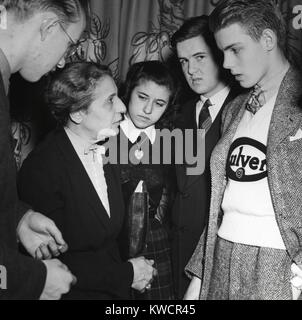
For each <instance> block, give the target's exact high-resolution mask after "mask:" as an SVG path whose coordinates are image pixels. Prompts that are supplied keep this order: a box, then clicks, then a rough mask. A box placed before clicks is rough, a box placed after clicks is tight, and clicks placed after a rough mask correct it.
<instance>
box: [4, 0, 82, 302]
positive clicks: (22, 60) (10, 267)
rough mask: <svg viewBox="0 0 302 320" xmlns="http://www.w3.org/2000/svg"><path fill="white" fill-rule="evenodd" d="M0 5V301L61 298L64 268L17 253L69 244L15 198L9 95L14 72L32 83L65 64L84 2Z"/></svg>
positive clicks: (66, 278)
mask: <svg viewBox="0 0 302 320" xmlns="http://www.w3.org/2000/svg"><path fill="white" fill-rule="evenodd" d="M0 6H1V8H5V15H6V17H5V19H6V22H7V23H6V24H5V25H2V27H1V28H0V155H1V156H0V266H3V267H4V268H5V269H6V271H7V289H2V288H0V299H37V298H40V299H59V298H60V297H61V295H62V294H64V293H67V292H68V291H69V288H70V285H71V284H72V283H73V282H74V281H75V277H74V276H73V275H72V274H71V272H70V271H69V270H68V269H67V267H66V266H65V265H63V264H62V263H61V262H60V261H59V260H57V259H52V260H45V261H43V262H40V261H37V260H34V259H32V258H29V257H26V256H23V255H21V254H20V253H18V250H17V241H20V242H21V243H22V244H23V246H24V247H25V248H26V249H27V251H28V252H29V253H30V254H31V255H32V256H35V254H36V250H37V248H38V247H39V246H40V245H41V244H45V245H44V246H42V247H40V249H39V250H42V251H43V252H42V253H43V256H49V257H50V256H51V255H54V256H58V255H59V254H60V252H64V251H66V250H67V245H66V243H65V241H64V240H63V238H62V235H61V233H60V231H59V230H58V229H57V227H56V226H55V224H54V223H53V221H52V220H50V219H48V218H46V217H45V216H43V215H42V214H40V213H37V212H34V211H33V210H32V209H31V208H30V207H29V206H27V205H26V204H24V203H21V202H20V201H19V199H18V196H17V189H16V170H15V165H14V159H13V153H12V146H11V141H12V139H11V132H10V119H9V102H8V99H7V94H8V89H9V78H10V75H11V74H12V73H15V72H20V74H21V75H22V77H23V78H24V79H26V80H28V81H30V82H35V81H38V80H39V79H40V78H41V77H42V76H43V75H44V74H46V73H48V72H49V71H51V70H53V69H55V68H56V67H63V66H64V65H65V60H66V59H67V58H68V57H70V55H72V54H74V53H75V51H76V50H77V42H78V39H79V38H80V36H81V34H82V32H83V30H84V29H85V25H86V15H87V13H88V0H87V1H86V0H60V1H54V0H32V1H25V0H18V1H16V0H14V1H13V0H1V1H0ZM2 11H3V10H2Z"/></svg>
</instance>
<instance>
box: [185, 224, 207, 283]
mask: <svg viewBox="0 0 302 320" xmlns="http://www.w3.org/2000/svg"><path fill="white" fill-rule="evenodd" d="M206 229H207V228H205V229H204V231H203V233H202V235H201V237H200V239H199V242H198V244H197V246H196V248H195V251H194V253H193V255H192V257H191V259H190V260H189V262H188V264H187V265H186V267H185V273H186V275H187V276H188V277H189V278H192V277H194V276H195V277H198V278H200V279H202V275H203V265H204V250H205V242H206Z"/></svg>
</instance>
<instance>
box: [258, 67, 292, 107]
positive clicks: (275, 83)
mask: <svg viewBox="0 0 302 320" xmlns="http://www.w3.org/2000/svg"><path fill="white" fill-rule="evenodd" d="M289 67H290V64H289V63H287V64H286V66H285V67H283V68H282V69H281V70H279V71H278V72H276V73H274V74H273V76H272V77H271V78H270V79H268V80H267V81H266V83H264V84H263V85H261V86H260V85H259V84H257V85H256V86H258V87H260V89H261V90H262V92H263V94H264V98H265V102H267V101H269V100H270V98H271V97H273V96H274V95H275V94H276V93H277V92H278V90H279V87H280V85H281V82H282V80H283V78H284V76H285V74H286V73H287V71H288V69H289ZM256 86H255V87H256Z"/></svg>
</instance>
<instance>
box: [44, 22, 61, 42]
mask: <svg viewBox="0 0 302 320" xmlns="http://www.w3.org/2000/svg"><path fill="white" fill-rule="evenodd" d="M56 28H58V18H57V17H56V16H48V17H45V18H44V19H43V20H42V23H41V26H40V34H41V40H42V41H44V40H45V39H46V38H47V36H48V35H50V34H51V33H52V32H54V31H55V30H56Z"/></svg>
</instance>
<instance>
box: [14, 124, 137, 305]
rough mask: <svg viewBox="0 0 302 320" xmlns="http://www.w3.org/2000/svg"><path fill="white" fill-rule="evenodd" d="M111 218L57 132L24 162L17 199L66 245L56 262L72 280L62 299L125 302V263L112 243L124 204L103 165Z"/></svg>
mask: <svg viewBox="0 0 302 320" xmlns="http://www.w3.org/2000/svg"><path fill="white" fill-rule="evenodd" d="M104 173H105V178H106V181H107V187H108V197H109V204H110V212H111V217H110V218H109V217H108V215H107V213H106V211H105V208H104V207H103V205H102V202H101V200H100V199H99V197H98V195H97V193H96V191H95V189H94V187H93V184H92V182H91V180H90V179H89V177H88V175H87V173H86V171H85V168H84V166H83V165H82V162H81V160H80V159H79V157H78V155H77V154H76V151H75V150H74V148H73V146H72V144H71V142H70V140H69V138H68V136H67V135H66V133H65V131H64V129H63V128H60V129H57V130H55V131H54V132H52V133H50V134H49V136H48V137H47V138H46V140H44V141H43V142H42V143H41V144H40V145H39V146H38V147H37V148H36V149H35V150H34V151H33V152H32V153H31V154H30V155H29V157H28V158H27V159H26V160H25V162H24V164H23V166H22V168H21V171H20V174H19V179H18V186H19V192H20V197H21V199H24V200H26V201H27V202H28V203H30V204H31V205H32V206H33V207H34V209H36V210H38V211H40V212H43V213H44V214H46V215H47V216H49V217H50V218H51V219H53V220H54V221H55V223H56V225H57V226H58V228H59V229H60V230H61V232H62V234H63V237H64V239H65V241H66V242H67V244H68V245H69V250H68V251H67V253H65V254H63V255H61V256H60V257H59V259H60V260H61V261H62V262H63V263H65V264H66V265H67V266H68V268H69V269H70V270H71V272H72V273H73V274H74V275H75V276H76V277H77V280H78V281H77V284H76V285H75V286H74V287H73V288H72V290H71V291H70V293H69V294H67V295H66V296H65V298H67V299H120V298H124V299H126V298H128V295H129V291H130V290H129V289H130V286H131V284H132V280H133V267H132V264H131V263H130V262H122V261H121V258H120V254H119V250H118V247H117V243H116V237H117V235H118V233H119V232H120V229H121V226H122V222H123V216H124V205H123V200H122V193H121V186H120V177H119V171H118V168H117V167H116V166H111V165H105V166H104Z"/></svg>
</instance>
